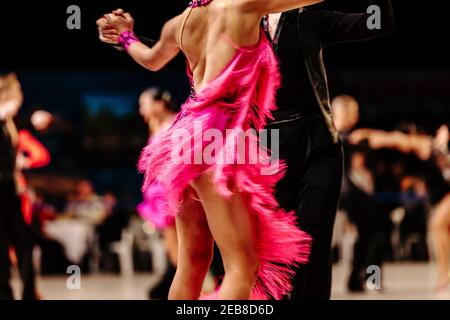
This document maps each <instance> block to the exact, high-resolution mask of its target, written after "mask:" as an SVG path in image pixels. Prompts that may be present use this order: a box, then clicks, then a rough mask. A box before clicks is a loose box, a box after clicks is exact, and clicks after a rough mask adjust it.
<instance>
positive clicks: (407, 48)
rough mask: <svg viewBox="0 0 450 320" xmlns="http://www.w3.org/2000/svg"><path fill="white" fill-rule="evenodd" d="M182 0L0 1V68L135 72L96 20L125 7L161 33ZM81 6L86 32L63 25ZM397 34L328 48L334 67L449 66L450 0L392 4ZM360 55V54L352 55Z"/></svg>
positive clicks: (362, 0) (337, 2)
mask: <svg viewBox="0 0 450 320" xmlns="http://www.w3.org/2000/svg"><path fill="white" fill-rule="evenodd" d="M187 2H188V1H183V0H164V1H157V0H145V1H144V0H123V1H116V0H115V1H113V0H101V1H99V0H97V1H92V0H90V1H88V0H84V1H80V0H70V1H69V0H58V1H52V0H41V1H33V2H31V1H2V5H1V11H2V19H0V26H1V30H2V50H1V51H2V52H1V57H2V58H1V63H2V64H8V65H11V66H13V67H16V68H17V67H19V68H33V69H40V68H45V69H48V68H51V69H60V68H64V69H66V68H68V69H74V70H79V69H80V68H81V69H89V70H92V69H96V70H103V69H111V68H120V67H132V66H134V64H132V63H129V61H128V59H117V56H115V55H113V54H111V52H110V51H109V49H108V48H107V47H105V46H104V45H102V44H100V43H99V42H98V41H97V35H96V26H95V20H96V19H97V18H99V17H100V16H101V15H102V14H104V13H106V12H108V11H110V10H113V9H115V8H118V7H121V8H124V9H125V10H127V11H129V12H131V13H132V15H133V16H134V17H135V20H136V31H137V32H139V33H142V34H145V35H148V36H150V37H155V38H156V37H157V36H158V35H159V31H160V28H161V26H162V24H163V23H164V22H165V21H166V20H167V19H169V18H170V17H173V16H174V15H176V14H179V13H180V12H182V11H183V9H184V8H185V7H186V4H187ZM72 4H77V5H79V6H80V8H81V11H82V29H81V30H73V31H70V30H68V29H67V28H66V19H67V17H68V14H66V9H67V7H68V6H69V5H72ZM367 4H368V1H366V0H326V1H325V3H324V4H320V5H317V6H316V8H323V9H331V10H342V11H346V12H359V11H365V9H366V8H367ZM393 4H394V7H395V14H396V20H397V29H396V32H395V33H394V34H393V35H392V36H390V37H388V38H385V39H382V40H377V41H372V42H366V43H364V44H354V45H345V46H342V48H339V49H336V50H331V51H330V52H329V53H330V54H329V55H327V60H328V62H330V63H329V64H330V65H332V66H334V67H337V68H346V69H353V68H358V69H359V68H363V69H379V68H383V69H392V68H394V69H430V68H432V69H442V68H445V69H449V67H450V62H449V59H448V56H450V49H449V46H448V40H449V39H450V28H449V27H448V21H449V19H448V14H449V13H450V12H449V8H450V4H449V3H448V1H441V0H430V1H426V2H425V1H412V0H393ZM354 50H357V52H354Z"/></svg>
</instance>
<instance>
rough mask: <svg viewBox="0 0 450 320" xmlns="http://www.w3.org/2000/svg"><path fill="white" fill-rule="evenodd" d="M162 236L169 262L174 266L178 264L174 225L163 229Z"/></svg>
mask: <svg viewBox="0 0 450 320" xmlns="http://www.w3.org/2000/svg"><path fill="white" fill-rule="evenodd" d="M163 237H164V243H165V245H166V250H167V254H168V255H169V259H170V262H171V263H172V265H174V266H175V267H176V266H177V264H178V240H177V229H176V227H175V226H171V227H167V228H166V229H164V231H163Z"/></svg>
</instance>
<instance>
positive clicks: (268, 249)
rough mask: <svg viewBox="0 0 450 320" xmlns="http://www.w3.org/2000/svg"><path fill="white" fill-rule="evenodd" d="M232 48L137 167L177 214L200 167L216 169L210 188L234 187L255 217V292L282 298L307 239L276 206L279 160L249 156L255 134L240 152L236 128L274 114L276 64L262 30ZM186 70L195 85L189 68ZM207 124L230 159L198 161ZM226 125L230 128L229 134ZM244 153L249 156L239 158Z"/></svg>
mask: <svg viewBox="0 0 450 320" xmlns="http://www.w3.org/2000/svg"><path fill="white" fill-rule="evenodd" d="M226 39H227V40H228V41H229V42H231V40H230V39H228V38H226ZM233 46H234V47H235V48H236V53H235V55H234V57H233V58H232V59H231V61H230V62H229V63H228V65H227V66H226V67H225V68H224V70H223V71H222V72H221V73H220V75H218V76H217V77H216V78H215V79H214V80H213V81H211V82H210V83H209V84H208V85H206V86H205V87H204V89H202V90H200V91H199V92H197V93H193V94H191V96H190V97H189V99H188V100H187V101H186V103H185V104H184V105H183V106H182V108H181V113H180V114H179V115H178V117H177V118H176V119H175V121H174V123H173V124H172V126H171V127H170V128H169V129H168V130H166V131H165V132H163V133H161V134H158V135H156V136H154V138H153V141H152V142H151V143H150V144H149V145H148V146H147V147H145V149H144V150H143V152H142V155H141V158H140V161H139V168H140V170H141V171H142V172H144V173H145V181H144V187H143V188H144V190H145V189H146V187H147V186H148V185H150V184H152V183H153V182H154V181H158V183H160V184H161V186H162V187H163V188H164V190H166V192H167V193H166V194H165V200H166V201H167V210H168V212H169V214H170V215H172V216H176V214H177V213H178V211H179V206H180V204H181V203H182V201H183V198H184V197H185V196H191V195H189V194H187V193H186V190H187V188H188V187H189V183H190V182H191V181H192V180H194V179H196V178H197V177H198V176H199V175H201V174H202V173H203V172H205V170H211V171H212V172H213V177H214V182H215V186H216V187H217V190H218V191H219V192H220V193H221V194H222V195H223V196H225V197H229V196H230V195H232V191H231V190H230V188H229V186H233V187H234V188H233V189H234V190H235V189H236V188H237V189H238V190H239V192H240V193H241V194H242V196H243V199H244V201H245V202H246V205H247V208H248V210H249V212H250V214H252V215H253V216H254V217H255V220H256V241H257V248H256V249H257V253H258V256H259V262H260V268H259V271H258V273H257V280H256V282H255V286H254V289H253V294H252V298H253V299H271V298H274V299H281V298H282V297H283V296H284V295H285V294H287V293H289V292H290V290H291V289H292V287H291V279H292V277H293V276H294V275H295V272H294V269H293V268H294V267H295V266H297V265H299V264H303V263H306V262H307V260H308V256H309V253H310V245H311V238H310V236H309V235H308V234H306V233H305V232H303V231H301V230H300V229H299V228H298V227H297V223H296V217H295V215H294V212H286V211H284V210H283V209H281V208H280V207H279V204H278V203H277V201H276V199H275V197H274V187H275V184H276V183H277V181H279V179H280V178H281V177H282V175H283V174H284V171H285V166H284V164H282V163H281V162H279V161H270V159H269V158H270V156H269V155H268V154H265V153H263V154H265V157H264V156H262V155H261V154H260V155H258V161H257V162H256V163H254V162H255V161H253V162H251V161H248V159H254V158H252V157H254V153H253V151H254V150H252V149H251V148H250V147H249V146H250V145H251V144H252V143H257V144H258V145H259V140H258V136H257V135H256V134H254V135H251V136H250V137H249V138H248V139H247V140H245V141H246V143H245V147H244V148H243V149H242V148H241V149H239V150H240V151H238V150H236V142H235V141H236V140H235V139H236V138H238V136H239V133H238V132H239V131H240V130H243V131H246V130H248V129H251V128H254V129H256V130H260V129H263V128H264V126H265V124H266V120H267V119H268V118H270V117H271V111H273V110H274V109H275V93H276V90H277V88H278V86H279V83H280V75H279V71H278V62H277V59H276V57H275V55H274V53H273V50H272V47H271V44H270V43H269V41H268V40H267V38H266V36H265V35H264V32H261V35H260V40H259V42H258V43H257V44H256V45H254V46H246V47H237V46H235V45H233ZM188 75H189V77H190V79H191V83H193V80H192V72H191V71H190V69H189V67H188ZM199 126H201V128H202V130H199V129H198V128H199ZM208 129H214V130H216V132H217V130H219V131H220V133H221V134H223V136H224V137H225V138H224V140H223V144H221V148H220V149H219V150H216V152H215V155H216V156H217V158H216V159H223V158H221V156H225V155H226V157H230V154H231V155H232V157H233V160H234V161H233V163H230V161H228V160H227V161H215V162H214V163H212V164H207V163H206V162H205V161H196V160H198V155H200V156H201V155H203V153H204V151H205V150H206V148H207V146H208V141H206V142H205V141H202V140H205V139H204V137H203V134H204V132H205V130H208ZM227 129H232V130H231V131H232V132H233V133H232V134H228V135H227V134H226V130H227ZM180 133H182V134H180ZM174 136H176V139H174ZM198 139H199V140H198ZM196 141H201V143H196ZM174 150H177V151H176V152H175V153H177V152H178V151H179V150H183V152H182V153H183V159H184V160H186V159H187V160H188V161H182V162H181V161H174V158H173V157H174ZM243 159H247V161H244V162H242V160H243ZM262 172H265V174H261V173H262ZM268 172H270V174H267V173H268ZM150 196H151V195H150Z"/></svg>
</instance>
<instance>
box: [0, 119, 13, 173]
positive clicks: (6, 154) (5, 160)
mask: <svg viewBox="0 0 450 320" xmlns="http://www.w3.org/2000/svg"><path fill="white" fill-rule="evenodd" d="M15 166H16V150H15V148H13V147H12V141H11V137H10V135H9V133H8V130H7V128H6V122H4V121H0V179H11V178H12V177H13V173H14V169H15Z"/></svg>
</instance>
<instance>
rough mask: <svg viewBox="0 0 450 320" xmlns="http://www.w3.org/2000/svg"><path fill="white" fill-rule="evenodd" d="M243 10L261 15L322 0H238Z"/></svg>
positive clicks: (321, 0)
mask: <svg viewBox="0 0 450 320" xmlns="http://www.w3.org/2000/svg"><path fill="white" fill-rule="evenodd" d="M239 1H241V5H242V7H243V8H244V9H245V11H252V12H259V13H260V14H261V15H262V16H264V15H266V14H268V13H277V12H283V11H288V10H292V9H296V8H301V7H307V6H310V5H313V4H316V3H320V2H323V0H239Z"/></svg>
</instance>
